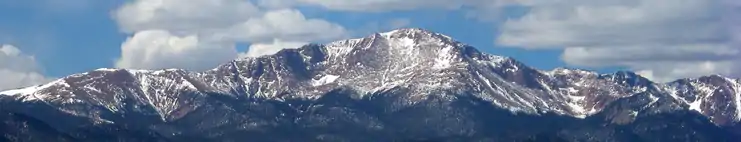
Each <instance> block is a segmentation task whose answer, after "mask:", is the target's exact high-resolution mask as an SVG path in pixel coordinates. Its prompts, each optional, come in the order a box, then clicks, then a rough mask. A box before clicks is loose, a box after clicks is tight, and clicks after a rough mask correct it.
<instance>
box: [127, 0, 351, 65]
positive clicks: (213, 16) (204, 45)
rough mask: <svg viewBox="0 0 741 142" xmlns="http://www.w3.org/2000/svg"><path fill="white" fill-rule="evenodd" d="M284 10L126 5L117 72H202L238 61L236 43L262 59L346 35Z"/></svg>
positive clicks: (238, 4) (223, 1)
mask: <svg viewBox="0 0 741 142" xmlns="http://www.w3.org/2000/svg"><path fill="white" fill-rule="evenodd" d="M287 2H288V1H287ZM284 5H286V4H283V3H279V2H277V1H276V2H265V1H263V2H259V3H258V4H254V3H252V2H251V1H244V0H136V1H133V2H130V3H127V4H126V5H124V6H122V7H121V8H119V9H118V10H116V11H115V16H114V19H116V21H117V22H118V24H119V26H120V27H121V30H122V31H123V32H125V33H132V34H133V35H132V37H130V38H129V40H127V41H126V43H124V44H123V45H122V47H121V50H122V51H123V53H122V55H121V57H120V58H119V59H118V60H117V61H116V67H119V68H132V69H163V68H187V69H193V70H204V69H208V68H212V67H215V66H216V65H217V64H219V63H223V62H226V61H228V60H232V59H234V58H235V57H237V56H239V55H240V53H238V52H236V48H235V47H234V45H235V44H236V43H250V44H252V46H251V47H252V48H249V51H247V53H242V54H241V55H246V56H259V55H265V54H270V53H274V52H277V51H279V50H280V49H283V48H296V47H298V46H297V45H298V43H307V42H314V41H324V40H333V39H338V38H342V37H345V36H346V30H345V28H344V27H342V26H340V25H338V24H335V23H332V22H328V21H325V20H322V19H313V18H307V17H305V16H304V15H303V13H301V11H298V10H296V9H290V8H289V6H284ZM176 42H183V43H182V44H181V43H176ZM294 46H296V47H294ZM267 48H270V49H267Z"/></svg>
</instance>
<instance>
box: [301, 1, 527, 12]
mask: <svg viewBox="0 0 741 142" xmlns="http://www.w3.org/2000/svg"><path fill="white" fill-rule="evenodd" d="M297 1H299V2H300V3H302V4H308V5H315V6H321V7H324V8H326V9H330V10H340V11H356V12H387V11H395V10H415V9H446V10H453V9H460V8H463V7H477V6H481V4H500V3H504V2H508V1H517V0H297Z"/></svg>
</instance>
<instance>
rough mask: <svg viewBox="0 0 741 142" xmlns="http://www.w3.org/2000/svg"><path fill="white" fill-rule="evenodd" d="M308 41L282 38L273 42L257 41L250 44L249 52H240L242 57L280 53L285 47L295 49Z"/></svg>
mask: <svg viewBox="0 0 741 142" xmlns="http://www.w3.org/2000/svg"><path fill="white" fill-rule="evenodd" d="M306 44H308V43H306V42H284V41H281V40H280V39H275V40H274V41H273V42H272V43H255V44H252V45H250V48H249V51H247V53H243V54H240V55H239V56H240V57H259V56H264V55H271V54H275V53H278V51H280V50H283V49H295V48H299V47H301V46H303V45H306Z"/></svg>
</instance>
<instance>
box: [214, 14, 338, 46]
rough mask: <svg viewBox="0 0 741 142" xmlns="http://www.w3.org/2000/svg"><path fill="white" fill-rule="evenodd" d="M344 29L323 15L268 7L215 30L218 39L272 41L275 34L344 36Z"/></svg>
mask: <svg viewBox="0 0 741 142" xmlns="http://www.w3.org/2000/svg"><path fill="white" fill-rule="evenodd" d="M345 34H346V31H345V29H344V28H343V27H342V26H340V25H337V24H334V23H330V22H328V21H325V20H320V19H307V18H306V17H305V16H304V15H303V14H302V13H301V12H300V11H298V10H290V9H282V10H274V11H268V12H266V13H265V14H264V15H263V16H261V17H256V18H252V19H249V20H247V21H245V22H242V23H240V24H237V25H234V26H232V27H230V28H228V29H226V30H225V31H223V32H219V33H217V34H216V36H215V37H216V38H218V39H231V40H234V41H247V42H269V41H270V40H272V39H274V38H280V39H284V40H288V41H316V40H330V39H337V38H341V37H344V36H345Z"/></svg>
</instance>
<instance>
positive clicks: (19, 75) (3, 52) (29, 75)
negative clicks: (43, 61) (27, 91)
mask: <svg viewBox="0 0 741 142" xmlns="http://www.w3.org/2000/svg"><path fill="white" fill-rule="evenodd" d="M40 70H41V69H40V67H39V65H38V64H37V63H36V59H34V57H33V56H30V55H25V54H24V53H23V52H21V51H20V50H19V49H18V48H17V47H15V46H12V45H0V78H2V79H0V90H6V89H15V88H20V87H26V86H31V85H37V84H43V83H46V82H48V81H49V80H50V78H47V77H45V76H44V75H42V74H41V73H40Z"/></svg>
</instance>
